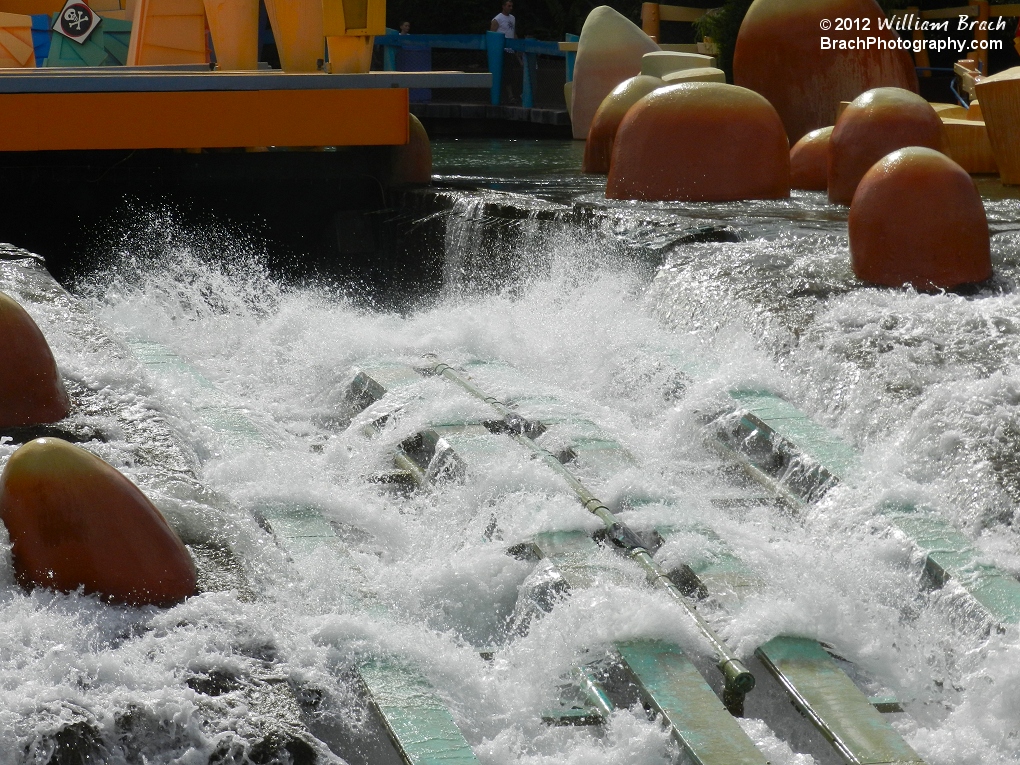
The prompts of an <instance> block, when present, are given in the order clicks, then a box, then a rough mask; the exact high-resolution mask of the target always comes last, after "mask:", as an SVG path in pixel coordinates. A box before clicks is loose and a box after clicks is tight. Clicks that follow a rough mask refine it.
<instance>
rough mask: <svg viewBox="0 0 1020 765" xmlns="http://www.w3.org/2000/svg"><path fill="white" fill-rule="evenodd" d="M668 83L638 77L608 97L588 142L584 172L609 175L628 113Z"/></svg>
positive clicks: (604, 101) (585, 151)
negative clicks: (616, 144)
mask: <svg viewBox="0 0 1020 765" xmlns="http://www.w3.org/2000/svg"><path fill="white" fill-rule="evenodd" d="M664 84H665V83H663V81H662V80H660V79H659V78H658V77H650V76H648V75H645V74H639V75H638V76H637V77H631V78H630V79H629V80H624V81H623V82H621V83H620V84H619V85H617V86H616V87H615V88H613V91H612V92H611V93H610V94H609V95H608V96H606V97H605V99H604V100H603V101H602V105H601V106H599V110H598V111H597V112H595V118H594V119H593V120H592V122H591V130H589V131H588V142H587V143H586V144H585V145H584V164H583V165H582V166H581V171H582V172H585V173H601V174H602V175H605V174H606V173H608V172H609V160H610V159H611V158H612V156H613V141H614V140H615V139H616V131H617V129H618V128H619V127H620V122H621V121H622V120H623V118H624V116H625V115H626V114H627V111H628V110H629V109H630V107H632V106H633V105H634V104H636V103H637V102H638V101H640V100H641V99H642V98H644V97H645V96H647V95H648V94H649V93H651V92H652V91H653V90H655V89H656V88H661V87H662V86H663V85H664Z"/></svg>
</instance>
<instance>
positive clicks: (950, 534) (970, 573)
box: [887, 506, 1020, 624]
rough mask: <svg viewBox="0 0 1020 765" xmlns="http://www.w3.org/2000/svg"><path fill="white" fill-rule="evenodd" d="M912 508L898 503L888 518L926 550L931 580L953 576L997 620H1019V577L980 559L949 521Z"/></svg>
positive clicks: (936, 581) (1004, 621) (939, 580)
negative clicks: (946, 521)
mask: <svg viewBox="0 0 1020 765" xmlns="http://www.w3.org/2000/svg"><path fill="white" fill-rule="evenodd" d="M887 509H888V508H887ZM911 510H912V508H910V507H909V506H898V511H896V510H893V511H891V512H889V519H890V520H891V521H892V523H893V525H895V526H896V527H897V528H899V529H900V530H901V531H902V532H903V533H904V534H906V535H907V536H908V537H909V538H910V539H911V541H912V542H913V543H914V544H916V545H917V547H918V548H919V549H920V550H921V551H922V552H924V553H925V554H926V556H927V560H926V562H925V567H926V569H927V573H928V575H929V576H930V577H931V578H932V580H933V583H934V584H936V585H938V586H941V585H942V584H944V583H945V582H946V581H948V580H949V579H952V580H953V581H955V582H958V583H959V584H960V586H961V587H963V588H964V589H965V590H966V591H967V592H968V593H970V595H971V596H972V597H973V598H974V599H975V600H976V601H977V602H978V603H980V604H981V605H982V606H983V607H984V608H985V610H987V611H988V612H989V613H990V614H991V615H992V617H994V618H995V619H996V620H997V621H999V622H1001V623H1003V624H1018V623H1020V581H1017V579H1016V578H1015V577H1012V576H1010V575H1009V574H1008V573H1007V572H1005V571H1002V570H1000V569H998V568H996V567H995V566H990V565H988V564H985V563H981V561H980V557H979V553H978V551H977V550H976V549H975V548H974V545H973V544H972V543H971V542H970V540H969V539H967V537H965V536H964V535H963V534H961V533H960V532H959V531H957V530H956V529H955V528H953V527H952V526H950V525H949V524H947V523H945V522H944V521H942V520H940V519H938V518H932V517H931V516H929V515H926V514H922V513H919V512H912V511H911Z"/></svg>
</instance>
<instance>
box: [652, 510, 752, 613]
mask: <svg viewBox="0 0 1020 765" xmlns="http://www.w3.org/2000/svg"><path fill="white" fill-rule="evenodd" d="M655 530H656V531H657V532H658V534H659V536H661V537H662V538H663V539H665V540H666V541H667V542H668V541H669V538H670V537H671V536H673V535H675V534H678V533H686V534H697V535H698V536H700V537H704V539H705V544H704V546H703V548H702V549H703V550H707V551H710V552H706V553H705V554H703V555H699V556H698V557H695V558H691V559H688V560H684V561H683V562H684V563H686V564H687V565H688V566H689V567H690V569H691V571H693V572H694V573H695V574H696V575H697V577H698V580H699V581H700V582H701V583H702V584H703V585H704V586H705V588H706V589H707V590H708V592H709V594H711V595H713V596H716V597H718V598H720V599H721V600H723V601H726V600H728V599H730V598H733V599H735V600H738V601H739V600H740V599H742V598H743V597H744V596H745V595H748V594H750V593H754V592H760V591H761V590H762V589H763V588H764V587H765V582H764V580H762V578H761V577H760V576H758V574H756V573H755V572H754V571H752V570H751V569H750V568H749V567H748V565H747V564H746V563H744V561H742V560H741V559H740V558H738V557H737V556H736V555H735V554H734V553H733V551H732V550H731V549H730V547H729V545H727V544H726V543H725V542H723V541H722V540H721V539H720V538H719V537H718V536H717V535H716V534H715V532H713V531H712V530H711V529H708V528H705V527H704V526H689V527H677V526H656V528H655Z"/></svg>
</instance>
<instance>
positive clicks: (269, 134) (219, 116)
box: [0, 75, 408, 151]
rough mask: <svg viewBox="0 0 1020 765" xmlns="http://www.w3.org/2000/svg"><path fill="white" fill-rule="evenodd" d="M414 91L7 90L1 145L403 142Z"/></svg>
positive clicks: (1, 99) (0, 104)
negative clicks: (122, 91) (27, 91)
mask: <svg viewBox="0 0 1020 765" xmlns="http://www.w3.org/2000/svg"><path fill="white" fill-rule="evenodd" d="M323 76H326V75H323ZM407 98H408V93H407V90H406V89H403V88H379V89H350V90H341V89H334V90H249V91H215V90H213V91H196V92H184V91H168V92H126V93H116V92H114V93H4V94H0V151H41V150H61V149H187V148H194V147H203V148H217V147H224V148H225V147H241V146H381V145H398V144H405V143H407V140H408V121H407V114H408V105H407ZM70 114H73V115H76V117H75V119H73V120H70V119H68V115H70ZM125 115H130V118H127V117H125Z"/></svg>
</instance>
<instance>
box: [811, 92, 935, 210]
mask: <svg viewBox="0 0 1020 765" xmlns="http://www.w3.org/2000/svg"><path fill="white" fill-rule="evenodd" d="M944 144H945V132H944V128H943V127H942V120H941V119H939V115H938V114H937V113H936V111H935V110H934V109H932V108H931V104H929V103H928V102H927V101H925V100H924V99H923V98H921V97H920V96H919V95H917V94H916V93H911V92H910V91H909V90H903V88H875V89H874V90H869V91H868V92H867V93H864V94H862V95H860V96H858V97H857V98H855V99H854V100H853V101H852V102H851V103H850V105H849V106H847V107H846V109H844V110H843V113H842V114H841V115H840V116H839V119H838V120H837V121H836V126H835V127H834V128H833V129H832V136H831V137H830V138H829V201H830V202H833V203H834V204H838V205H849V204H850V201H851V200H852V199H853V198H854V191H855V190H856V189H857V184H858V183H860V180H861V178H863V177H864V174H865V173H866V172H868V170H869V169H871V166H872V165H874V164H875V163H876V162H878V160H880V159H881V158H882V157H884V156H885V155H886V154H889V153H890V152H893V151H896V150H897V149H902V148H904V147H905V146H927V147H928V148H929V149H935V150H936V151H942V149H943V147H944Z"/></svg>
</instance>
